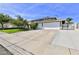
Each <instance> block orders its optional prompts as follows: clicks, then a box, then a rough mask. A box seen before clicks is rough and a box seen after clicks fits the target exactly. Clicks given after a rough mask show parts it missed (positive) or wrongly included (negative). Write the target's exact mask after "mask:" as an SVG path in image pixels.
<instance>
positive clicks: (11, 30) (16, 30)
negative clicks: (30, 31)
mask: <svg viewBox="0 0 79 59" xmlns="http://www.w3.org/2000/svg"><path fill="white" fill-rule="evenodd" d="M20 31H24V30H23V29H5V30H0V32H5V33H16V32H20Z"/></svg>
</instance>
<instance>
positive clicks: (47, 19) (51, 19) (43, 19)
mask: <svg viewBox="0 0 79 59" xmlns="http://www.w3.org/2000/svg"><path fill="white" fill-rule="evenodd" d="M60 21H62V20H59V19H57V18H56V17H45V18H40V19H35V20H32V21H31V22H35V23H42V22H43V23H44V22H45V23H48V22H60Z"/></svg>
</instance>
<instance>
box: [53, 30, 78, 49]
mask: <svg viewBox="0 0 79 59" xmlns="http://www.w3.org/2000/svg"><path fill="white" fill-rule="evenodd" d="M52 44H55V45H59V46H63V47H67V48H72V49H76V50H79V31H78V30H60V31H59V33H58V34H57V35H56V37H55V38H54V41H53V42H52Z"/></svg>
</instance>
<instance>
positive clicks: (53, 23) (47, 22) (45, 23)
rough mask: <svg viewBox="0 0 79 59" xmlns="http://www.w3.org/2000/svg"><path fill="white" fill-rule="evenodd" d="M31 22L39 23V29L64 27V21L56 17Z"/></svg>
mask: <svg viewBox="0 0 79 59" xmlns="http://www.w3.org/2000/svg"><path fill="white" fill-rule="evenodd" d="M31 22H34V23H38V29H60V28H61V25H62V20H58V19H56V18H55V17H47V18H41V19H36V20H32V21H31Z"/></svg>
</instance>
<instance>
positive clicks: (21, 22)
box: [13, 15, 29, 28]
mask: <svg viewBox="0 0 79 59" xmlns="http://www.w3.org/2000/svg"><path fill="white" fill-rule="evenodd" d="M13 24H15V25H16V26H17V27H19V28H26V26H27V28H29V24H28V21H27V20H26V19H24V18H22V17H21V16H20V15H18V16H17V19H15V20H14V21H13Z"/></svg>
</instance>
